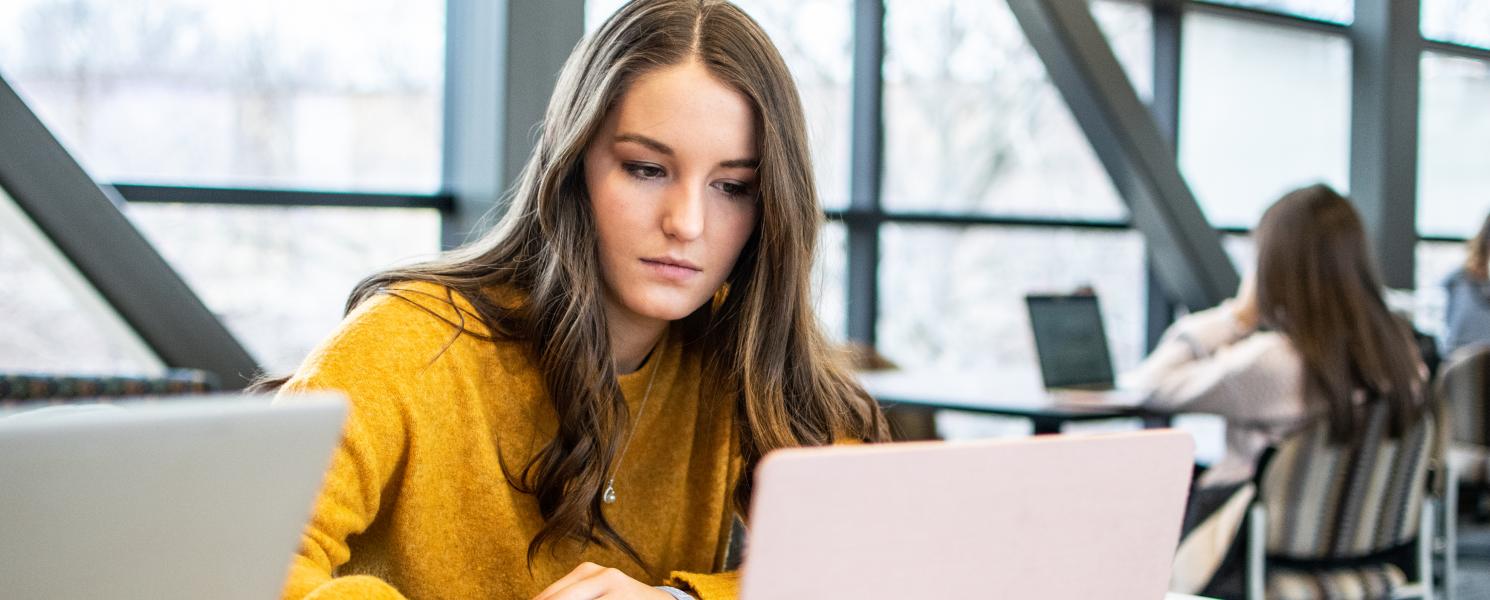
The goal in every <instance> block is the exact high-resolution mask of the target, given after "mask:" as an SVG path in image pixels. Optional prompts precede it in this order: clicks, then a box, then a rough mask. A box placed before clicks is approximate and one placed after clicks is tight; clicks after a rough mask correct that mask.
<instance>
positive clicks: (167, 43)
mask: <svg viewBox="0 0 1490 600" xmlns="http://www.w3.org/2000/svg"><path fill="white" fill-rule="evenodd" d="M444 25H445V24H444V3H442V2H411V1H407V0H371V1H364V0H356V1H353V0H308V1H301V2H289V1H283V0H280V1H269V2H251V3H250V2H226V3H225V2H214V1H210V0H161V1H158V2H148V3H142V2H114V1H110V0H9V1H6V2H0V73H3V74H4V76H5V78H6V80H7V81H8V82H10V83H11V84H12V85H13V86H14V87H15V88H16V89H17V91H18V92H19V93H20V94H21V95H22V97H23V98H24V99H26V101H27V103H28V104H29V105H30V107H31V108H32V110H34V111H35V112H36V113H37V114H38V115H39V116H40V117H41V119H42V121H43V122H44V123H45V124H46V125H47V127H48V128H49V129H50V130H51V131H52V132H53V133H54V134H55V135H57V137H58V138H59V139H60V140H61V141H62V142H63V144H64V145H66V146H67V147H68V150H69V151H70V152H71V153H72V154H73V156H74V157H75V158H77V159H78V160H79V162H81V163H82V164H83V166H84V167H85V168H86V169H87V170H88V171H89V172H90V174H91V175H92V176H93V177H94V178H95V179H96V180H98V181H100V183H160V184H168V185H196V186H226V187H251V188H294V189H331V190H339V191H360V192H373V193H376V192H401V193H414V194H429V193H434V192H437V191H439V190H440V187H441V182H440V168H441V166H440V162H441V151H440V148H441V143H442V140H441V135H442V134H441V132H442V130H443V125H442V122H441V120H442V114H443V110H442V107H441V103H442V96H443V91H442V90H443V85H444V48H445V46H444V31H445V27H444ZM125 212H126V214H127V215H128V216H129V217H130V219H131V220H132V221H133V222H134V223H135V225H136V226H137V227H138V228H139V229H140V230H141V231H142V232H143V233H144V234H145V235H146V237H147V238H148V239H149V240H150V241H151V242H152V243H153V244H154V245H155V246H156V248H157V249H159V250H160V251H161V253H162V255H164V257H165V258H166V259H167V260H168V261H169V262H170V263H171V265H172V266H173V267H174V268H175V269H176V271H177V272H178V273H180V274H181V275H182V277H183V278H184V279H185V280H186V282H187V283H188V284H190V286H191V287H192V289H193V290H194V291H195V292H196V293H197V294H198V295H199V296H200V297H201V298H202V300H203V302H204V303H205V304H206V305H207V307H208V308H209V309H211V310H212V311H213V312H214V313H215V314H216V315H217V316H218V317H219V318H221V319H222V320H223V321H224V322H225V323H226V324H227V326H228V328H229V329H230V330H231V331H232V332H233V333H234V334H235V336H236V337H237V338H238V339H239V340H240V341H241V342H243V344H244V345H245V346H246V347H247V349H248V350H249V351H250V353H251V354H252V355H253V356H254V357H255V358H256V359H258V361H259V362H260V364H262V365H263V366H264V367H265V368H266V369H268V370H269V371H270V372H275V373H282V372H287V371H289V370H291V369H293V368H294V367H295V366H296V365H297V364H298V363H299V362H300V360H301V359H302V358H303V357H304V356H305V354H306V353H307V351H308V350H309V349H310V348H311V347H312V346H313V345H314V344H315V343H316V342H317V341H319V340H320V339H322V338H324V337H325V336H326V334H327V333H329V332H330V331H331V329H332V328H333V327H334V326H335V325H336V323H337V322H338V321H339V320H340V319H341V311H342V306H343V304H344V302H345V300H346V298H347V295H348V293H349V292H350V291H351V288H352V286H353V284H355V283H356V282H357V281H358V280H360V279H362V278H363V277H366V276H367V275H370V274H372V273H373V272H374V271H377V270H379V269H383V268H387V267H389V266H391V265H393V264H395V263H398V262H401V261H406V260H409V259H411V258H414V257H428V256H429V255H431V254H433V253H434V252H436V251H438V250H439V244H440V232H439V231H440V230H439V227H440V224H439V214H438V212H437V211H435V210H417V209H353V208H309V207H288V208H286V207H249V206H228V205H205V204H203V205H163V204H141V203H131V204H129V205H127V206H126V207H125ZM55 296H56V294H52V297H53V298H52V300H50V301H49V302H50V303H51V304H54V305H58V306H65V303H62V302H61V301H60V300H57V299H56V298H55ZM50 320H51V321H57V319H50ZM78 339H81V340H87V339H88V338H87V337H86V336H80V337H78ZM100 346H101V347H106V345H102V344H100ZM74 362H75V363H76V364H78V365H79V366H80V367H87V366H88V365H87V364H84V363H86V361H74ZM105 362H108V361H105ZM115 362H116V363H117V361H115ZM64 364H65V363H64ZM108 364H114V363H108ZM116 366H117V368H118V369H121V370H131V369H130V368H129V367H128V365H125V364H118V365H116ZM89 368H91V367H89Z"/></svg>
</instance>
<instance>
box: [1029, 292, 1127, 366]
mask: <svg viewBox="0 0 1490 600" xmlns="http://www.w3.org/2000/svg"><path fill="white" fill-rule="evenodd" d="M1025 302H1026V304H1028V306H1029V312H1030V328H1031V330H1032V331H1033V332H1034V336H1035V350H1036V351H1037V352H1038V353H1039V355H1040V376H1041V377H1042V378H1043V379H1044V380H1045V387H1048V388H1058V387H1076V386H1111V385H1112V382H1113V375H1112V359H1111V358H1110V357H1109V356H1108V354H1107V335H1106V334H1105V333H1104V332H1103V330H1102V311H1101V310H1100V309H1099V308H1098V307H1097V297H1096V296H1089V295H1081V296H1026V297H1025Z"/></svg>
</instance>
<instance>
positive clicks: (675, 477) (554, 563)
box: [280, 283, 741, 600]
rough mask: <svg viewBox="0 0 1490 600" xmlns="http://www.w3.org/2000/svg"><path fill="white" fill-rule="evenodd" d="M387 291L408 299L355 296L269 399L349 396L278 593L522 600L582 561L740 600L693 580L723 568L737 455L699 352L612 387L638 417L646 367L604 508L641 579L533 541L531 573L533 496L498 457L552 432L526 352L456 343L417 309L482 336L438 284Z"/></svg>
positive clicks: (677, 347) (728, 587)
mask: <svg viewBox="0 0 1490 600" xmlns="http://www.w3.org/2000/svg"><path fill="white" fill-rule="evenodd" d="M397 289H399V290H402V291H400V292H399V294H400V295H401V296H403V297H405V298H408V300H405V299H401V298H398V297H393V296H390V295H379V296H377V297H374V298H373V299H371V300H368V301H366V302H364V303H363V304H362V305H361V306H359V307H358V308H357V309H356V310H354V311H353V312H352V313H351V314H350V315H348V316H347V318H346V320H345V321H344V322H343V323H342V324H341V326H340V328H339V329H338V330H337V331H336V332H335V333H334V334H333V335H332V336H331V337H330V338H329V339H328V340H326V341H325V342H324V343H322V344H321V346H320V347H318V348H317V349H316V350H315V351H313V352H312V353H311V354H310V356H309V357H308V358H307V359H306V360H305V363H304V364H303V365H301V367H300V369H299V370H298V371H297V372H296V374H295V376H294V377H293V379H292V380H291V381H290V382H289V383H288V384H287V385H286V386H285V387H284V388H283V390H282V392H281V397H280V401H281V402H293V401H294V398H295V396H294V393H295V392H301V391H308V390H326V389H329V390H337V391H340V392H342V393H343V394H345V395H346V396H347V397H348V399H349V401H350V410H349V414H348V420H347V424H346V428H345V432H344V437H343V439H342V442H341V445H340V447H339V448H338V449H337V450H336V453H335V455H334V456H333V457H332V461H331V465H330V468H329V470H328V471H327V474H326V481H325V484H324V487H323V489H322V491H321V494H320V497H319V499H318V500H317V502H316V506H315V510H314V513H313V515H312V518H311V521H310V523H309V525H308V526H307V527H306V529H305V532H304V535H303V538H302V542H301V547H300V550H299V552H298V554H296V555H295V556H294V559H293V564H292V565H291V567H290V571H289V578H288V581H287V583H286V586H285V590H284V597H285V598H287V599H301V598H306V599H312V600H322V599H333V598H390V599H391V598H482V599H520V600H526V599H528V598H532V597H533V596H535V595H536V594H537V593H538V592H540V591H542V590H543V589H544V588H545V587H547V586H548V585H549V584H550V583H553V582H554V581H556V580H558V579H559V578H561V577H563V576H564V575H565V574H567V573H569V571H570V570H571V569H573V568H574V567H575V566H577V565H579V564H580V563H581V562H584V561H590V562H594V563H597V564H600V565H604V566H610V567H615V568H618V569H621V570H622V571H624V572H626V573H627V574H628V575H630V576H631V577H633V578H635V579H637V580H639V581H642V582H644V583H647V584H649V585H659V584H662V583H664V582H665V581H668V580H671V581H673V582H674V583H678V584H680V585H686V586H688V587H690V588H692V590H693V592H694V594H695V595H696V596H698V597H699V598H701V599H703V600H714V599H715V598H732V597H734V596H736V595H737V579H736V578H735V576H734V574H729V573H726V574H719V575H690V574H689V573H709V572H712V571H718V570H719V569H720V568H721V567H722V565H723V563H724V558H725V552H726V548H727V546H728V543H729V533H730V525H731V523H732V520H733V519H734V515H735V511H734V508H733V505H732V503H731V494H732V493H733V486H734V482H735V479H736V477H737V475H738V474H739V470H740V464H741V461H740V457H739V454H738V450H737V440H736V437H735V436H736V433H735V428H734V426H733V410H732V407H730V406H728V405H727V404H726V403H725V402H724V401H723V400H722V396H705V395H701V394H700V374H699V369H700V365H699V360H698V357H696V356H691V355H687V353H685V352H684V349H683V347H682V344H681V342H680V340H679V339H678V336H677V335H675V334H669V335H668V336H667V338H666V339H665V340H664V341H663V342H662V343H661V345H660V346H659V347H658V349H657V350H656V351H654V353H653V355H652V357H651V358H650V359H648V361H647V362H646V364H645V365H643V366H642V368H641V369H640V370H638V371H636V372H635V373H630V374H627V375H623V376H621V377H620V386H621V389H622V392H623V395H624V396H625V398H626V403H627V405H628V406H629V407H630V409H631V411H632V414H633V415H636V413H637V410H638V408H639V405H640V404H641V402H642V396H643V393H644V392H645V389H646V386H647V384H648V380H649V379H650V378H651V377H653V371H654V370H655V371H656V380H655V383H653V385H652V391H651V400H650V402H648V403H647V406H646V410H645V411H644V412H643V413H642V414H641V415H640V421H639V422H637V423H636V424H635V428H636V429H635V433H634V434H633V436H632V438H631V443H630V448H629V449H628V450H627V451H626V453H625V456H624V457H623V458H622V461H621V464H620V467H619V473H618V475H617V476H616V482H615V489H616V492H617V496H618V501H617V502H616V503H615V504H612V505H607V506H606V507H605V512H606V516H607V517H608V518H609V519H610V522H611V523H612V525H613V526H614V527H615V528H616V529H617V531H619V532H620V534H621V535H622V536H623V537H625V539H626V540H627V541H629V542H630V543H631V544H632V545H633V547H634V548H636V550H637V551H638V552H639V553H640V554H641V556H642V557H643V559H645V560H646V561H647V562H649V563H650V564H651V565H652V567H653V571H652V572H647V571H645V570H644V569H643V567H642V566H641V565H639V564H637V563H635V562H633V561H631V560H629V559H628V558H626V556H625V554H623V553H621V552H619V551H617V550H612V549H606V548H603V547H600V546H599V545H594V544H592V545H589V546H587V547H584V546H581V545H580V544H578V543H575V542H563V543H560V544H558V545H557V546H555V547H554V548H555V551H553V552H550V551H549V550H548V547H547V546H546V547H545V549H544V550H543V551H542V552H540V553H539V554H538V555H537V556H536V557H535V558H534V561H533V564H532V565H531V569H530V568H529V565H528V562H527V549H528V543H529V541H530V540H532V539H533V536H534V535H535V534H536V533H537V532H538V529H539V527H540V526H541V525H542V523H543V520H542V518H541V516H540V515H539V512H538V505H537V502H536V500H535V499H534V498H533V497H532V496H530V495H528V494H523V493H520V492H518V491H516V490H515V489H513V488H512V487H511V486H510V485H508V483H507V479H506V477H505V476H504V475H503V472H502V469H501V467H500V466H499V464H498V451H499V449H500V453H501V456H502V457H503V459H504V460H505V461H506V462H507V464H508V465H509V466H510V467H511V468H512V469H513V470H520V469H521V468H522V466H523V465H525V464H526V463H527V461H528V459H529V458H530V457H531V456H533V454H534V453H535V452H536V451H537V450H538V449H539V448H541V447H542V446H543V444H544V443H546V442H547V441H548V440H549V439H551V438H552V436H553V434H554V432H555V431H556V430H557V419H556V416H555V414H554V411H553V408H552V405H551V404H550V402H549V399H548V396H547V393H546V391H545V387H544V385H543V383H542V381H541V377H540V375H539V372H538V370H537V368H536V366H535V362H534V360H535V357H534V356H533V355H532V353H531V351H530V350H529V349H528V348H527V347H526V346H525V345H523V344H521V343H516V342H490V341H484V340H481V339H478V338H476V337H473V336H470V335H457V331H456V329H455V327H453V326H452V325H450V324H449V323H446V322H444V321H442V320H440V319H439V318H436V317H435V316H434V315H432V314H430V313H429V312H426V310H424V309H428V310H429V311H433V312H434V313H435V314H438V315H440V316H442V317H444V318H445V319H448V320H451V321H457V322H458V321H459V320H460V319H461V317H462V316H464V321H465V324H466V326H467V328H469V329H471V330H472V331H476V332H480V333H486V329H485V328H484V327H483V326H482V325H481V324H480V322H479V321H478V320H477V319H476V317H475V313H474V311H473V310H472V309H471V308H470V305H469V304H468V303H466V301H465V300H464V299H461V298H460V297H459V296H456V299H457V305H458V306H460V307H461V308H462V310H463V311H464V314H463V315H461V314H457V312H456V310H455V308H453V307H451V306H450V305H449V304H448V303H446V302H445V301H444V300H443V299H444V298H445V294H446V290H445V288H443V287H440V286H437V285H433V284H425V283H408V284H401V285H400V286H397ZM431 295H433V296H436V297H437V298H438V299H436V298H431V297H430V296H431ZM411 301H412V302H411ZM414 303H418V305H419V306H416V305H415V304H414ZM421 307H423V308H421Z"/></svg>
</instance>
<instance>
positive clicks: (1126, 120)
mask: <svg viewBox="0 0 1490 600" xmlns="http://www.w3.org/2000/svg"><path fill="white" fill-rule="evenodd" d="M1009 7H1010V8H1011V9H1012V10H1013V11H1014V16H1015V17H1016V18H1017V19H1018V21H1019V25H1020V27H1021V28H1023V29H1024V33H1025V36H1026V37H1027V38H1029V41H1030V44H1031V45H1032V46H1034V48H1035V51H1036V53H1038V54H1039V55H1040V60H1041V61H1043V62H1044V63H1045V68H1046V70H1047V71H1049V73H1050V78H1051V80H1052V81H1053V82H1054V83H1055V85H1056V88H1057V89H1059V90H1060V91H1061V96H1062V97H1063V98H1065V100H1066V104H1067V105H1068V106H1070V108H1071V113H1072V114H1073V115H1074V116H1075V117H1076V122H1077V123H1078V124H1080V125H1081V129H1082V131H1083V132H1085V133H1086V137H1087V140H1088V141H1089V142H1090V143H1091V144H1092V148H1093V149H1094V150H1096V152H1097V157H1098V158H1099V159H1100V160H1101V161H1102V166H1103V167H1104V168H1106V170H1107V174H1108V176H1110V177H1111V178H1112V181H1113V184H1115V185H1116V187H1117V190H1118V193H1119V194H1120V195H1121V196H1122V198H1123V200H1124V201H1125V202H1127V204H1128V210H1129V212H1130V213H1132V215H1133V225H1134V227H1135V228H1137V229H1138V230H1139V232H1141V233H1142V234H1143V236H1144V239H1145V240H1146V241H1147V243H1148V247H1149V255H1150V256H1151V257H1153V266H1154V270H1155V275H1157V276H1158V279H1159V283H1160V285H1161V286H1162V287H1163V288H1164V290H1165V291H1166V292H1167V293H1168V294H1169V296H1170V297H1171V298H1173V299H1175V300H1177V301H1179V302H1180V303H1182V304H1184V305H1185V306H1186V307H1188V308H1189V309H1190V310H1192V311H1193V310H1200V309H1204V308H1208V307H1211V306H1215V305H1216V304H1217V303H1219V302H1221V301H1222V300H1224V299H1226V298H1227V297H1228V296H1230V295H1232V294H1233V293H1234V292H1235V291H1236V288H1237V282H1238V278H1237V273H1236V269H1235V268H1233V267H1232V265H1231V260H1230V259H1228V258H1227V256H1226V251H1225V250H1224V249H1223V248H1222V246H1221V237H1220V236H1219V235H1218V234H1217V233H1216V231H1215V229H1213V228H1212V227H1211V225H1210V223H1208V222H1207V221H1206V219H1205V215H1204V213H1202V212H1201V210H1200V207H1199V206H1198V205H1197V204H1196V202H1195V196H1194V194H1193V193H1192V192H1191V191H1190V188H1189V186H1188V185H1186V183H1185V180H1184V178H1183V177H1181V176H1180V171H1179V165H1178V163H1177V162H1176V161H1175V157H1174V152H1173V145H1172V144H1171V143H1170V142H1169V141H1168V140H1167V138H1166V136H1165V135H1164V134H1163V133H1162V132H1161V131H1160V129H1159V126H1158V125H1157V124H1156V122H1155V120H1154V116H1153V115H1152V114H1151V113H1149V111H1148V109H1147V108H1146V107H1145V106H1144V104H1143V102H1142V101H1141V100H1139V98H1138V93H1137V92H1136V91H1135V90H1134V89H1133V84H1132V82H1130V81H1129V80H1128V76H1127V75H1126V74H1125V73H1124V72H1123V69H1122V67H1121V66H1120V65H1119V64H1118V61H1117V57H1116V56H1115V55H1114V54H1113V52H1112V48H1111V47H1110V46H1109V45H1108V43H1107V40H1106V38H1104V37H1103V36H1102V32H1101V30H1099V29H1098V28H1097V23H1096V21H1095V20H1093V18H1092V14H1091V9H1090V8H1089V7H1088V6H1087V3H1086V2H1073V1H1071V0H1009Z"/></svg>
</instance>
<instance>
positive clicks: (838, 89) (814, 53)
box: [585, 0, 854, 209]
mask: <svg viewBox="0 0 1490 600" xmlns="http://www.w3.org/2000/svg"><path fill="white" fill-rule="evenodd" d="M625 3H626V2H625V0H586V4H585V26H586V28H587V30H588V31H594V30H595V29H597V28H599V27H600V24H601V23H603V22H604V21H605V19H606V18H607V17H609V16H610V15H611V14H612V13H614V12H615V11H616V9H618V8H620V7H621V5H623V4H625ZM735 4H736V5H737V6H739V7H740V8H741V9H743V10H744V11H745V12H746V14H749V15H750V16H751V18H753V19H755V20H756V22H757V23H760V25H761V28H762V29H765V31H766V34H767V35H769V36H771V41H772V43H774V44H776V48H777V49H778V50H780V51H781V55H782V57H783V58H785V59H786V65H787V68H789V69H791V72H792V76H793V77H795V78H796V81H797V91H798V92H799V93H800V94H801V96H802V105H803V106H802V108H803V110H804V111H805V112H806V115H807V130H808V132H807V133H808V136H809V140H808V141H809V143H810V145H811V148H812V161H813V170H814V172H815V173H816V176H817V187H818V193H819V194H820V195H821V199H822V203H823V206H824V208H829V209H839V208H845V207H847V206H848V203H849V119H850V117H851V116H852V110H851V106H850V102H851V97H850V92H849V85H850V83H851V82H852V75H853V69H852V64H853V42H854V35H853V26H854V15H853V2H852V1H851V0H790V1H788V0H735Z"/></svg>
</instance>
